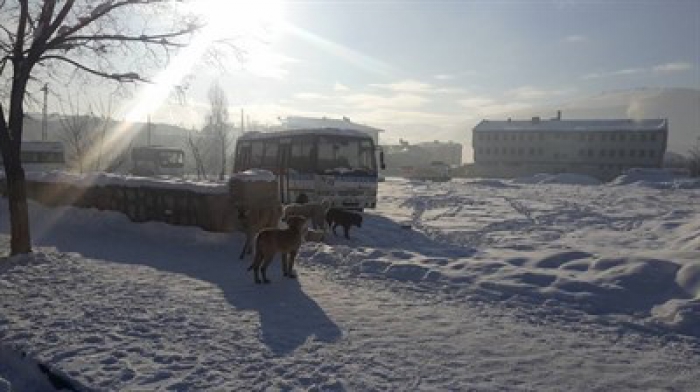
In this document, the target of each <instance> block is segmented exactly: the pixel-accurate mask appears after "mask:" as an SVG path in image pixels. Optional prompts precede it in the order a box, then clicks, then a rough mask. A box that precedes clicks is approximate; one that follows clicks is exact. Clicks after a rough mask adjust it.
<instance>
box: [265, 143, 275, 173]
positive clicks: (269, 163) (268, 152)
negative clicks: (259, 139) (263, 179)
mask: <svg viewBox="0 0 700 392" xmlns="http://www.w3.org/2000/svg"><path fill="white" fill-rule="evenodd" d="M277 150H278V142H277V141H276V140H267V141H266V142H265V153H264V155H263V160H262V167H263V168H265V169H268V170H270V169H275V168H277Z"/></svg>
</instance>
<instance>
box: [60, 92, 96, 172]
mask: <svg viewBox="0 0 700 392" xmlns="http://www.w3.org/2000/svg"><path fill="white" fill-rule="evenodd" d="M68 107H69V111H68V112H66V110H62V112H63V113H62V114H63V115H62V116H61V118H60V123H61V139H62V140H63V141H64V142H65V143H66V145H67V146H68V148H70V150H71V155H72V156H73V157H74V159H75V166H77V169H78V172H79V173H81V174H82V173H83V171H84V170H85V158H86V155H87V151H88V150H89V149H90V147H91V146H92V144H93V139H94V137H93V134H92V127H93V125H94V124H95V121H94V119H93V118H92V117H91V116H89V115H85V114H81V113H80V103H78V102H77V100H76V103H74V102H73V100H72V99H71V98H70V97H69V98H68Z"/></svg>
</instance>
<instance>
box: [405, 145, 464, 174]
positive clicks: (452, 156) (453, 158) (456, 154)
mask: <svg viewBox="0 0 700 392" xmlns="http://www.w3.org/2000/svg"><path fill="white" fill-rule="evenodd" d="M416 145H417V146H418V147H420V148H422V149H424V150H426V151H427V152H428V153H429V154H430V155H431V156H432V159H431V160H432V161H442V162H443V163H445V164H447V165H449V166H451V167H457V166H461V165H462V144H461V143H455V142H453V141H449V142H440V141H437V140H435V141H433V142H423V143H418V144H416Z"/></svg>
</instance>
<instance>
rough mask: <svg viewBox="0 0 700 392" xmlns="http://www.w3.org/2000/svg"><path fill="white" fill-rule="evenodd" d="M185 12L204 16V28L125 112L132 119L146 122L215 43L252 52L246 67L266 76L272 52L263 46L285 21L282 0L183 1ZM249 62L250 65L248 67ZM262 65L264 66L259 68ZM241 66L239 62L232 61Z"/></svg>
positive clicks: (236, 66)
mask: <svg viewBox="0 0 700 392" xmlns="http://www.w3.org/2000/svg"><path fill="white" fill-rule="evenodd" d="M182 7H183V11H184V12H189V13H192V14H194V15H198V16H200V17H202V18H203V19H204V21H205V23H206V25H205V27H204V28H203V29H202V31H200V32H199V33H198V35H197V36H196V37H195V38H194V40H193V41H192V43H191V45H189V46H188V47H187V48H185V49H183V50H181V51H180V53H179V54H178V55H177V56H176V57H174V58H173V59H172V61H171V62H170V64H169V65H168V67H167V68H166V69H165V70H163V71H162V72H161V73H160V74H159V75H158V76H156V78H155V80H154V83H153V84H151V85H147V86H144V88H143V90H142V91H141V92H140V94H139V99H138V100H137V101H136V103H135V104H134V105H133V106H132V108H131V109H130V110H129V111H128V113H127V115H126V120H127V121H131V122H136V121H145V119H146V117H147V116H148V115H149V114H150V113H152V112H154V111H156V110H157V109H158V108H159V107H160V106H161V105H162V104H163V102H164V101H165V100H166V99H167V98H168V97H169V96H170V94H171V92H172V90H173V88H174V87H175V86H176V85H177V84H178V83H180V81H181V80H182V79H183V78H184V77H185V76H186V75H187V74H188V73H191V72H192V68H193V67H194V66H195V64H197V62H198V61H199V60H200V59H201V58H202V56H203V55H204V53H205V52H206V51H207V49H208V48H209V47H211V45H212V44H213V43H215V42H218V41H222V40H230V41H231V42H232V43H233V45H235V46H237V47H238V48H240V49H242V50H243V51H244V52H246V53H249V54H250V55H249V56H248V57H249V58H246V64H244V68H246V69H247V70H248V71H249V72H250V73H252V74H255V75H261V76H266V75H267V74H269V73H270V72H269V70H267V69H262V68H264V67H265V64H266V62H265V61H258V59H257V58H256V57H257V56H263V57H266V58H270V57H271V54H270V53H269V51H266V50H264V49H261V47H263V46H264V43H265V42H266V41H267V40H268V39H269V37H270V36H271V35H273V34H275V33H276V32H277V29H278V28H279V26H281V24H282V20H283V18H282V3H281V1H279V0H200V1H190V2H186V3H184V4H183V6H182ZM245 65H247V66H245ZM256 67H259V68H261V69H257V68H256ZM232 68H240V64H235V65H234V64H232Z"/></svg>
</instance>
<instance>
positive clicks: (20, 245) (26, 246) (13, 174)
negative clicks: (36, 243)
mask: <svg viewBox="0 0 700 392" xmlns="http://www.w3.org/2000/svg"><path fill="white" fill-rule="evenodd" d="M16 163H17V164H10V163H9V162H6V163H5V173H6V176H7V198H8V202H9V205H10V228H11V236H12V237H11V239H10V254H11V255H13V256H14V255H17V254H23V253H30V252H31V251H32V248H31V238H30V235H29V208H28V207H27V188H26V182H25V177H24V169H22V167H21V166H20V165H19V162H16Z"/></svg>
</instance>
